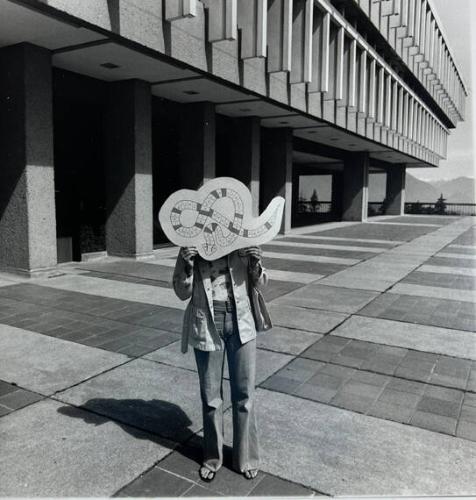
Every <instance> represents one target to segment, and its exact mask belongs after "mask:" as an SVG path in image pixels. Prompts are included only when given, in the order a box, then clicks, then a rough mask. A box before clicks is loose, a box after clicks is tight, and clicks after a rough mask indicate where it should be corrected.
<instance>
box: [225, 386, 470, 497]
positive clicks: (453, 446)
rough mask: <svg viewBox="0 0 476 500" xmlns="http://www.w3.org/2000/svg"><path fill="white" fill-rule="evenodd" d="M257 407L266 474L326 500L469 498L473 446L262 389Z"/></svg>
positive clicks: (259, 392) (431, 433) (462, 441)
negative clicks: (358, 499) (355, 499)
mask: <svg viewBox="0 0 476 500" xmlns="http://www.w3.org/2000/svg"><path fill="white" fill-rule="evenodd" d="M258 401H259V405H258V408H259V417H258V418H259V424H260V428H261V436H260V442H261V445H262V448H263V466H262V468H263V470H265V471H266V472H270V473H272V474H276V475H278V476H280V477H283V478H293V480H294V481H297V482H299V483H301V484H303V485H305V486H309V487H311V488H315V489H318V490H319V491H324V492H326V493H328V494H331V495H435V496H436V495H474V494H475V493H476V462H475V461H474V456H475V453H476V443H473V442H469V441H464V440H461V439H454V438H451V437H449V436H444V435H442V434H438V433H434V432H430V431H426V430H423V429H416V428H412V427H408V426H404V425H401V424H398V423H393V422H387V421H384V420H379V419H376V418H373V417H368V416H365V415H358V414H356V413H353V412H349V411H346V410H341V409H338V408H331V407H329V406H326V405H322V404H319V403H314V402H311V401H305V400H303V399H299V398H296V397H293V396H288V395H284V394H277V393H274V392H271V391H267V390H263V389H259V390H258ZM228 413H229V412H228ZM290 415H292V418H289V416H290ZM228 417H229V415H228ZM226 428H227V429H230V426H229V425H228V426H226ZM309 443H312V446H309ZM397 443H398V444H397ZM435 450H440V451H441V450H444V453H435ZM289 457H293V459H292V460H290V459H289Z"/></svg>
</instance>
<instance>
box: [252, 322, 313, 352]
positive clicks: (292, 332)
mask: <svg viewBox="0 0 476 500" xmlns="http://www.w3.org/2000/svg"><path fill="white" fill-rule="evenodd" d="M321 338H322V335H320V334H317V333H311V332H306V331H303V330H296V329H291V328H284V327H281V326H275V327H273V328H272V329H271V330H269V331H268V332H263V333H259V334H258V335H257V338H256V341H257V344H256V345H257V346H258V347H262V348H265V349H270V350H271V351H277V352H282V353H285V354H294V355H296V354H300V353H301V352H302V351H304V350H305V349H306V348H307V347H309V346H310V345H311V344H313V343H314V342H316V341H317V340H319V339H321Z"/></svg>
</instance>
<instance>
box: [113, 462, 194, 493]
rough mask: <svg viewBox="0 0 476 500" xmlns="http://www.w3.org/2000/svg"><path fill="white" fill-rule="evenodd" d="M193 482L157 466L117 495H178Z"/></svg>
mask: <svg viewBox="0 0 476 500" xmlns="http://www.w3.org/2000/svg"><path fill="white" fill-rule="evenodd" d="M193 485H194V483H193V482H192V481H188V480H187V479H183V478H181V477H179V476H176V475H174V474H171V473H170V472H167V471H165V470H163V469H160V468H159V467H154V468H153V469H151V470H149V471H147V472H146V473H145V474H143V475H141V476H140V477H138V478H137V479H136V480H135V481H133V482H132V483H131V484H129V485H127V486H126V487H125V488H124V489H122V490H121V491H120V493H119V494H118V495H117V496H119V497H179V496H181V495H182V494H183V493H185V492H186V491H187V490H189V489H190V488H191V487H192V486H193Z"/></svg>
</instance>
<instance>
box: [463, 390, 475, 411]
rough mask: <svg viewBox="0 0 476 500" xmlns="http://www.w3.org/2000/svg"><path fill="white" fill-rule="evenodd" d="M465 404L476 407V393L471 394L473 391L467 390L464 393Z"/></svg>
mask: <svg viewBox="0 0 476 500" xmlns="http://www.w3.org/2000/svg"><path fill="white" fill-rule="evenodd" d="M464 404H465V406H472V407H474V408H476V394H471V393H469V392H467V393H466V394H465V395H464Z"/></svg>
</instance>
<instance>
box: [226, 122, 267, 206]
mask: <svg viewBox="0 0 476 500" xmlns="http://www.w3.org/2000/svg"><path fill="white" fill-rule="evenodd" d="M230 134H231V136H230V141H229V144H230V156H229V158H230V162H229V164H228V165H227V175H229V176H230V177H234V178H235V179H238V180H239V181H241V182H243V184H246V185H247V186H248V188H249V189H250V191H251V196H252V198H253V215H258V213H259V189H260V187H259V173H260V161H261V127H260V120H259V118H256V117H249V118H237V119H235V120H233V121H232V122H231V126H230Z"/></svg>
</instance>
